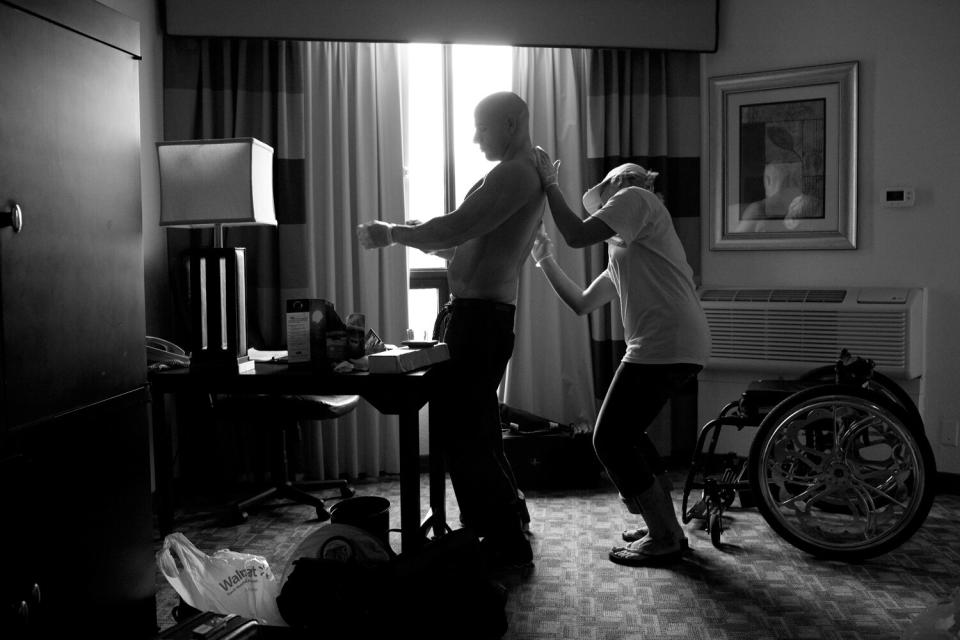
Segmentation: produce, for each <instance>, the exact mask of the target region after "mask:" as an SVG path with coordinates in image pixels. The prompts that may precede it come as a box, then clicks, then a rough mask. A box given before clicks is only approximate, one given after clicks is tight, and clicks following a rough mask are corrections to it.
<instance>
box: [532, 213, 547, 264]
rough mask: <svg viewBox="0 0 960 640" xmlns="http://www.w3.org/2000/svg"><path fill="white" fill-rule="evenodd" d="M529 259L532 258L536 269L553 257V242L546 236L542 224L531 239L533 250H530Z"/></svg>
mask: <svg viewBox="0 0 960 640" xmlns="http://www.w3.org/2000/svg"><path fill="white" fill-rule="evenodd" d="M530 257H531V258H533V261H534V262H536V263H537V266H538V267H539V266H540V263H541V262H542V261H544V260H546V259H547V258H552V257H553V240H551V239H550V236H548V235H547V231H546V229H544V228H543V224H541V225H540V228H539V229H537V233H536V235H535V236H534V237H533V248H532V249H530Z"/></svg>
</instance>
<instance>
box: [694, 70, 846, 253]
mask: <svg viewBox="0 0 960 640" xmlns="http://www.w3.org/2000/svg"><path fill="white" fill-rule="evenodd" d="M857 66H858V65H857V63H856V62H844V63H838V64H829V65H822V66H816V67H804V68H799V69H785V70H781V71H769V72H760V73H750V74H745V75H736V76H722V77H715V78H710V80H709V87H708V93H709V101H710V102H709V105H710V122H709V145H710V150H709V153H710V189H709V193H710V248H711V249H716V250H725V249H731V250H749V249H759V250H780V249H855V248H856V246H857V233H856V232H857V184H856V182H857V180H856V178H857Z"/></svg>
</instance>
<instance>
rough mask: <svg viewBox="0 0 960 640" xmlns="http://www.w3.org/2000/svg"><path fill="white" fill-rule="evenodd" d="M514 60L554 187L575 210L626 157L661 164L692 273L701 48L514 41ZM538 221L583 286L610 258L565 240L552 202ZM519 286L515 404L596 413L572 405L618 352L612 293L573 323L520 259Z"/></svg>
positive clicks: (602, 376) (696, 245)
mask: <svg viewBox="0 0 960 640" xmlns="http://www.w3.org/2000/svg"><path fill="white" fill-rule="evenodd" d="M515 60H516V62H515V73H514V77H515V78H516V91H517V93H518V94H519V95H521V96H522V97H523V98H524V99H526V100H527V103H528V104H529V105H530V117H531V132H532V138H533V143H534V144H539V145H540V146H542V147H544V148H545V149H546V150H547V151H548V152H549V153H550V155H551V157H553V158H554V159H556V158H560V159H561V160H562V164H561V167H560V174H559V175H560V185H561V188H562V189H563V192H564V196H565V198H566V200H567V202H568V203H569V204H570V205H571V208H573V209H574V210H575V211H576V210H579V211H581V213H583V212H582V206H581V205H580V197H581V195H582V194H583V192H584V191H585V190H586V189H587V188H589V187H590V186H592V185H594V184H596V183H597V182H599V181H600V180H601V179H602V178H603V177H604V176H605V175H606V173H607V172H608V171H609V170H610V169H612V168H613V167H615V166H617V165H619V164H621V163H623V162H635V163H637V164H640V165H642V166H644V167H646V168H648V169H652V170H654V171H658V172H659V173H660V177H659V178H658V180H657V190H658V191H659V192H661V193H663V195H664V198H665V200H666V204H667V207H668V208H669V209H670V212H671V214H672V215H673V219H674V224H675V226H676V228H677V230H678V233H679V235H680V238H681V240H682V242H683V244H684V248H685V249H686V252H687V259H688V260H689V261H690V264H691V266H692V267H693V268H694V272H695V273H699V257H700V219H699V215H700V210H699V197H700V196H699V185H700V178H699V175H700V174H699V171H700V167H699V154H700V99H699V56H698V54H696V53H687V52H664V51H645V50H612V49H578V50H569V49H534V48H531V49H523V48H519V49H517V50H516V58H515ZM544 221H545V225H546V228H547V232H548V233H550V235H551V237H552V238H553V240H554V244H555V246H556V248H557V254H558V255H557V261H558V262H559V263H560V265H561V266H562V267H563V268H564V270H565V271H566V272H567V273H568V274H569V275H570V276H571V278H572V279H573V280H574V281H575V282H578V283H580V284H582V285H584V286H586V284H588V283H589V282H591V281H592V280H593V279H594V278H595V277H596V276H597V275H598V274H599V273H600V272H601V271H602V270H603V269H604V268H605V267H606V247H605V245H603V246H600V245H598V246H595V247H592V248H591V249H589V250H587V251H584V250H571V249H569V248H568V247H567V246H566V244H565V243H564V241H563V238H562V237H561V236H560V234H559V232H557V231H556V227H555V226H553V222H552V219H551V216H550V215H549V213H548V212H546V213H545V215H544ZM522 286H523V287H524V288H525V289H526V291H525V292H524V293H523V294H522V295H521V296H520V299H521V305H522V307H521V310H522V313H521V314H520V316H521V318H522V322H523V325H521V328H520V331H519V332H518V334H519V335H518V348H517V350H516V351H515V353H514V360H513V361H512V362H511V365H510V369H509V370H508V379H507V384H506V390H505V397H506V398H507V400H508V401H513V402H516V403H518V404H523V403H524V402H527V401H528V400H527V399H529V402H530V403H531V404H534V405H537V406H534V409H538V408H539V405H540V404H541V403H542V406H543V407H544V411H548V410H553V409H554V407H553V406H551V405H549V402H550V401H549V400H548V398H550V397H554V398H558V396H562V402H563V404H564V405H565V406H564V407H563V408H562V411H564V412H565V413H563V414H562V415H563V416H565V418H564V419H569V416H575V415H577V414H578V413H589V412H593V414H594V415H595V411H594V406H593V405H591V406H590V408H589V409H588V410H587V409H579V408H577V406H570V405H571V404H573V405H582V404H587V403H595V402H596V401H598V400H599V399H601V398H602V397H603V396H604V394H605V393H606V390H607V387H608V386H609V384H610V380H611V379H612V376H613V372H614V371H615V369H616V367H617V365H618V363H619V362H620V359H621V358H622V357H623V353H624V350H625V344H624V342H623V326H622V324H621V322H620V309H619V305H618V303H617V302H616V301H614V302H613V303H612V304H610V305H607V306H605V307H603V308H601V309H599V310H597V311H595V312H593V313H592V314H590V316H589V318H588V320H589V321H588V322H587V321H583V322H581V321H579V320H577V319H575V318H572V317H571V316H573V313H572V312H571V311H570V310H569V309H567V308H566V306H565V305H563V304H562V303H561V302H559V300H558V299H557V298H556V295H555V294H554V293H553V292H552V291H551V290H550V289H549V285H548V284H547V283H546V279H545V278H543V276H542V275H541V274H539V273H537V272H536V269H535V268H534V267H533V266H532V265H528V266H527V268H526V269H525V273H524V280H523V282H522ZM527 300H530V301H531V302H530V303H528V302H527ZM557 351H563V353H562V354H558V353H557ZM544 354H547V355H544ZM557 371H559V372H560V375H559V376H558V375H556V373H555V372H557ZM523 372H527V373H525V374H524V373H523ZM584 389H589V393H584ZM556 401H561V400H559V399H558V400H556ZM560 410H561V409H558V411H560Z"/></svg>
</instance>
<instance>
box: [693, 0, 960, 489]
mask: <svg viewBox="0 0 960 640" xmlns="http://www.w3.org/2000/svg"><path fill="white" fill-rule="evenodd" d="M958 30H960V3H956V2H948V1H938V0H923V1H920V2H902V1H900V0H849V1H846V2H842V3H838V2H834V1H833V0H809V1H807V2H802V3H798V2H792V1H788V0H725V1H724V2H721V3H720V14H719V33H720V37H719V47H718V51H717V52H716V53H712V54H703V65H702V69H703V72H702V73H703V77H702V78H701V82H702V95H704V96H706V95H708V93H707V80H708V78H710V77H712V76H721V75H728V74H739V73H748V72H753V71H763V70H772V69H783V68H790V67H801V66H811V65H819V64H827V63H834V62H842V61H850V60H858V61H859V62H860V72H859V73H860V81H859V145H858V163H857V171H858V189H857V199H858V207H857V209H858V227H859V228H858V233H857V238H858V243H857V249H856V250H851V251H777V252H774V251H711V250H710V249H709V243H708V241H707V239H708V238H709V237H710V236H709V227H708V220H709V218H708V216H709V202H708V201H707V194H708V193H709V189H708V182H707V181H708V171H709V167H708V164H707V160H708V154H707V148H708V147H707V140H708V139H707V135H706V134H707V132H708V128H707V103H706V101H704V106H703V120H702V122H703V131H704V138H703V154H702V158H703V160H702V165H701V166H702V181H703V182H702V185H701V193H702V194H703V211H704V217H703V221H702V224H703V238H704V242H703V247H702V254H701V264H702V268H703V282H704V284H705V285H709V286H746V287H751V286H756V287H806V286H816V287H844V286H898V287H924V288H925V289H926V310H925V314H926V334H925V335H926V338H925V342H926V345H925V349H924V362H925V368H924V372H923V376H922V378H921V379H920V380H918V381H914V382H913V383H912V385H911V386H915V387H916V389H915V395H916V397H918V398H919V402H920V410H921V412H922V414H923V417H924V421H925V423H926V426H927V432H928V436H929V438H930V440H931V443H932V444H933V447H934V451H935V454H936V458H937V465H938V470H939V471H941V472H947V473H953V474H956V473H960V449H958V448H956V447H948V446H943V445H941V444H940V425H941V422H942V421H949V420H956V419H958V418H960V393H957V380H958V379H960V331H958V330H957V325H958V318H960V277H958V276H960V250H958V246H957V245H958V237H960V216H958V215H957V214H958V212H957V208H958V206H960V179H958V175H957V174H958V172H960V147H958V143H957V140H960V119H958V118H957V116H956V105H958V104H960V83H957V82H956V77H957V65H958V64H960V40H958V39H957V38H956V33H957V31H958ZM895 185H900V186H902V185H906V186H913V187H914V188H915V189H916V193H917V203H916V205H915V206H914V207H911V208H903V209H885V208H882V207H881V197H880V194H881V191H882V189H883V188H884V187H889V186H895ZM750 377H751V372H743V373H742V374H741V375H738V376H735V377H731V376H726V375H720V374H718V373H716V372H713V371H710V370H707V371H705V372H704V374H703V376H702V383H701V394H700V399H699V404H700V423H701V424H703V423H704V422H705V421H706V420H709V419H711V418H713V417H715V416H716V412H717V411H718V410H719V409H720V406H721V405H722V403H723V402H726V401H729V400H732V399H734V398H735V397H736V396H737V394H739V392H740V391H741V390H742V389H743V386H742V384H741V382H742V381H743V380H749V379H750Z"/></svg>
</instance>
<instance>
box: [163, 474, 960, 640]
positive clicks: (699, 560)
mask: <svg viewBox="0 0 960 640" xmlns="http://www.w3.org/2000/svg"><path fill="white" fill-rule="evenodd" d="M684 478H685V476H684V475H680V474H678V475H676V478H675V479H676V480H677V482H678V483H679V484H678V486H682V481H683V479H684ZM355 488H356V489H357V494H358V495H378V496H383V497H386V498H387V499H389V500H390V503H391V514H390V516H391V523H390V526H391V528H399V526H400V522H399V504H400V484H399V481H398V480H397V479H395V478H387V479H384V480H382V481H380V482H369V483H360V484H357V485H355ZM526 493H527V501H528V507H529V510H530V515H531V518H532V521H531V532H532V541H533V547H534V560H535V567H534V568H533V569H532V570H530V571H529V572H527V573H526V574H524V575H520V574H508V575H505V576H503V577H502V580H503V581H504V582H505V584H506V586H507V587H508V590H509V596H508V602H507V616H508V621H509V630H508V632H507V634H506V635H505V636H504V638H507V639H516V640H527V639H530V640H532V639H534V638H569V639H577V640H580V639H592V640H601V639H611V640H612V639H616V640H632V639H640V638H682V639H684V640H691V639H699V638H703V639H710V640H716V639H720V638H728V639H739V638H743V639H750V640H756V639H765V638H771V639H772V638H796V639H801V638H810V639H831V638H836V639H843V640H855V639H871V640H874V639H875V640H896V639H898V638H900V637H901V635H902V633H903V631H904V629H906V628H907V626H908V625H909V624H910V623H911V621H912V620H913V619H914V618H915V617H916V616H917V615H918V614H919V613H920V612H921V611H923V610H924V609H926V608H927V607H929V606H930V605H932V604H933V603H935V602H937V601H938V600H942V599H945V598H947V597H948V596H949V595H950V594H951V592H952V591H953V590H954V589H956V588H958V587H960V527H958V526H957V521H958V516H960V496H953V495H940V496H938V497H937V499H936V500H935V502H934V505H933V508H932V510H931V512H930V515H929V517H928V518H927V520H926V522H925V524H924V526H923V527H922V528H921V529H920V531H919V532H918V533H917V534H916V535H914V536H913V538H911V539H910V540H909V541H908V542H907V543H906V544H904V545H903V546H901V547H900V548H899V549H897V550H895V551H893V552H891V553H888V554H886V555H884V556H881V557H878V558H875V559H872V560H869V561H866V562H862V563H859V564H848V563H844V562H833V561H823V560H818V559H816V558H813V557H811V556H809V555H807V554H805V553H803V552H802V551H800V550H798V549H796V548H794V547H792V546H791V545H789V544H788V543H787V542H786V541H784V540H783V539H781V538H779V537H778V536H777V535H776V534H775V533H774V532H773V531H772V530H771V529H770V528H769V527H768V526H767V524H766V522H765V521H764V520H763V518H762V517H761V516H760V515H759V513H758V512H757V511H756V510H755V509H737V508H736V507H733V508H731V509H730V510H728V511H727V513H726V515H727V521H726V530H725V531H724V533H723V538H722V544H721V548H719V549H718V548H715V547H714V546H713V545H712V544H711V543H710V539H709V536H707V534H706V533H705V532H704V531H702V530H701V529H700V527H699V522H698V521H696V520H695V521H693V522H691V523H690V524H689V525H687V529H688V537H689V538H690V543H691V547H692V549H691V551H690V553H689V554H688V555H687V556H686V557H685V559H684V560H683V561H682V562H681V563H679V564H677V565H675V566H672V567H670V568H658V569H654V568H640V569H637V568H629V567H622V566H618V565H615V564H612V563H611V562H610V561H609V560H608V559H607V551H608V550H609V548H610V547H611V546H612V545H613V544H616V543H618V542H619V534H620V531H621V529H623V528H624V526H626V525H628V524H630V523H631V521H630V520H628V519H627V518H626V514H625V512H624V510H623V508H622V506H621V504H620V502H619V500H618V499H617V494H616V492H615V491H614V490H613V489H612V488H611V487H608V486H607V485H604V486H602V487H601V488H598V489H578V490H570V491H564V492H555V491H535V490H527V492H526ZM421 495H422V498H421V499H422V503H423V504H426V501H427V482H426V476H423V477H422V478H421ZM675 498H676V499H677V503H678V509H679V492H675ZM447 504H448V509H447V511H448V518H449V519H450V522H451V523H455V522H456V518H457V513H458V511H457V508H456V502H455V500H454V498H453V495H452V491H451V490H450V489H449V486H448V491H447ZM451 514H452V515H451ZM320 526H325V525H324V524H321V523H318V522H317V521H316V519H315V513H314V511H313V509H311V508H309V507H304V506H300V505H285V506H281V507H278V508H274V509H269V510H263V511H260V512H258V513H255V514H254V515H252V516H251V518H250V520H249V521H248V522H246V523H244V524H242V525H236V526H222V525H221V524H220V523H219V521H218V519H217V518H215V517H214V513H213V512H211V511H209V510H207V511H205V510H204V508H203V505H202V502H198V503H197V505H195V506H194V507H193V508H191V509H186V510H181V511H180V512H179V513H178V519H177V530H179V531H181V532H183V533H184V534H185V535H186V536H187V538H188V539H190V540H191V541H192V542H193V543H194V544H195V545H197V546H198V547H199V548H200V549H201V550H203V551H205V552H208V553H212V552H213V551H215V550H217V549H222V548H227V549H231V550H233V551H242V552H246V553H253V554H258V555H262V556H264V557H265V558H266V559H267V560H268V561H269V563H270V566H271V568H272V569H273V570H274V572H275V573H277V574H281V573H282V570H283V568H284V567H285V566H286V560H287V559H288V558H289V557H290V555H291V553H292V552H293V550H294V549H295V548H296V546H297V544H298V543H299V542H300V541H301V540H303V539H304V537H306V536H307V535H308V534H309V533H310V532H311V531H314V530H315V529H316V528H317V527H320ZM391 538H392V539H391V543H392V546H393V547H394V550H395V551H398V552H399V551H400V549H399V534H391ZM161 543H162V540H161V539H160V538H159V536H158V537H157V540H156V547H157V549H158V550H159V548H160V545H161ZM176 602H177V595H176V593H175V592H174V590H173V589H172V587H170V585H169V584H168V583H167V581H166V579H165V578H164V577H163V575H162V574H161V573H160V572H159V571H158V572H157V617H158V622H159V625H160V628H161V629H166V628H168V627H169V626H171V625H172V624H173V622H174V621H173V618H172V617H171V608H172V607H173V606H174V605H175V604H176Z"/></svg>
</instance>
